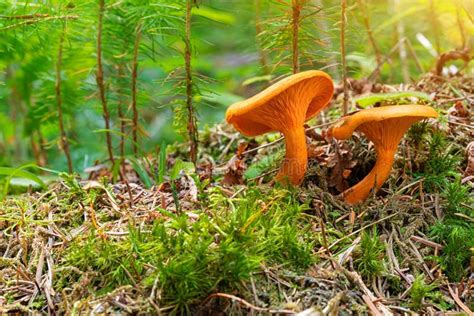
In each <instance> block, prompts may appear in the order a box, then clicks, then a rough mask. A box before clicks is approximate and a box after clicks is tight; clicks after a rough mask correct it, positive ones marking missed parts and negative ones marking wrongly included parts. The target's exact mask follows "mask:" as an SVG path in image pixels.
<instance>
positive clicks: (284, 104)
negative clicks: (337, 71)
mask: <svg viewBox="0 0 474 316" xmlns="http://www.w3.org/2000/svg"><path fill="white" fill-rule="evenodd" d="M333 90H334V86H333V82H332V80H331V77H330V76H329V75H328V74H326V73H325V72H322V71H317V70H309V71H304V72H300V73H297V74H294V75H292V76H289V77H287V78H285V79H283V80H280V81H278V82H277V83H275V84H274V85H272V86H270V87H268V88H267V89H265V90H264V91H262V92H260V93H258V94H256V95H254V96H253V97H251V98H249V99H247V100H245V101H241V102H237V103H234V104H232V105H231V106H230V107H229V108H228V109H227V112H226V120H227V122H229V123H231V124H233V125H234V127H235V128H236V129H237V130H238V131H239V132H240V133H242V134H244V135H246V136H257V135H262V134H265V133H268V132H272V131H278V132H280V133H282V134H283V135H284V136H285V143H286V157H285V160H284V161H283V164H282V166H281V169H280V171H279V173H278V174H277V176H276V180H277V181H278V182H281V183H285V184H287V183H291V184H294V185H298V184H300V183H301V181H302V179H303V176H304V173H305V171H306V165H307V150H306V137H305V132H304V122H305V121H307V120H309V119H311V118H313V117H314V116H315V115H316V114H318V113H319V112H320V111H321V110H322V109H323V108H324V107H325V106H326V105H328V103H329V101H330V100H331V98H332V95H333Z"/></svg>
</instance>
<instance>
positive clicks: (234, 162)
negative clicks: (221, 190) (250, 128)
mask: <svg viewBox="0 0 474 316" xmlns="http://www.w3.org/2000/svg"><path fill="white" fill-rule="evenodd" d="M246 148H247V144H246V143H240V144H239V146H238V148H237V154H236V155H235V156H234V157H232V159H230V161H229V162H228V163H227V168H226V171H225V174H224V178H223V179H222V181H221V183H222V184H225V185H236V184H243V183H244V172H245V170H247V164H246V163H245V162H244V160H243V156H242V154H243V152H244V151H245V149H246Z"/></svg>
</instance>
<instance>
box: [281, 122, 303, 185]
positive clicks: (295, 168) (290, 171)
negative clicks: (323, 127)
mask: <svg viewBox="0 0 474 316" xmlns="http://www.w3.org/2000/svg"><path fill="white" fill-rule="evenodd" d="M283 135H284V136H285V146H286V157H285V160H284V161H283V164H282V166H281V169H280V171H279V172H278V174H277V176H276V180H277V181H278V182H280V183H286V184H288V183H291V184H293V185H298V184H300V183H301V181H302V180H303V177H304V174H305V172H306V165H307V163H308V153H307V149H306V136H305V132H304V126H303V124H301V126H299V127H297V128H295V129H289V130H287V131H284V132H283Z"/></svg>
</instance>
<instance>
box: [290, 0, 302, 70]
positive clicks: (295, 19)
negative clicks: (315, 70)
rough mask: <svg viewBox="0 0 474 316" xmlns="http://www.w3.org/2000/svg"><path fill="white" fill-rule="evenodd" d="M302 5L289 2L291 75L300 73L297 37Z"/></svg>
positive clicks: (297, 0)
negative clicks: (290, 15) (290, 16)
mask: <svg viewBox="0 0 474 316" xmlns="http://www.w3.org/2000/svg"><path fill="white" fill-rule="evenodd" d="M302 7H303V5H302V4H301V0H291V11H292V19H291V33H292V36H291V53H292V68H293V73H294V74H295V73H298V72H299V71H300V65H299V56H298V55H299V51H298V50H299V48H298V37H299V28H300V15H301V8H302Z"/></svg>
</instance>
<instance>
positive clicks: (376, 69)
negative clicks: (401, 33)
mask: <svg viewBox="0 0 474 316" xmlns="http://www.w3.org/2000/svg"><path fill="white" fill-rule="evenodd" d="M405 40H406V38H401V39H400V40H399V41H398V42H397V44H395V45H394V46H393V47H392V49H391V50H390V52H389V53H388V54H387V55H386V56H385V58H384V59H383V60H382V62H381V63H380V64H378V65H377V67H376V68H375V69H374V71H372V73H371V74H370V75H369V76H368V77H367V79H368V80H369V81H372V80H374V77H375V75H376V74H377V73H378V71H379V70H380V67H382V66H383V65H384V64H385V63H386V62H387V61H388V60H389V59H390V56H392V55H393V54H394V53H395V52H396V51H397V50H398V48H399V47H400V45H402V43H403V42H405Z"/></svg>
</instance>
